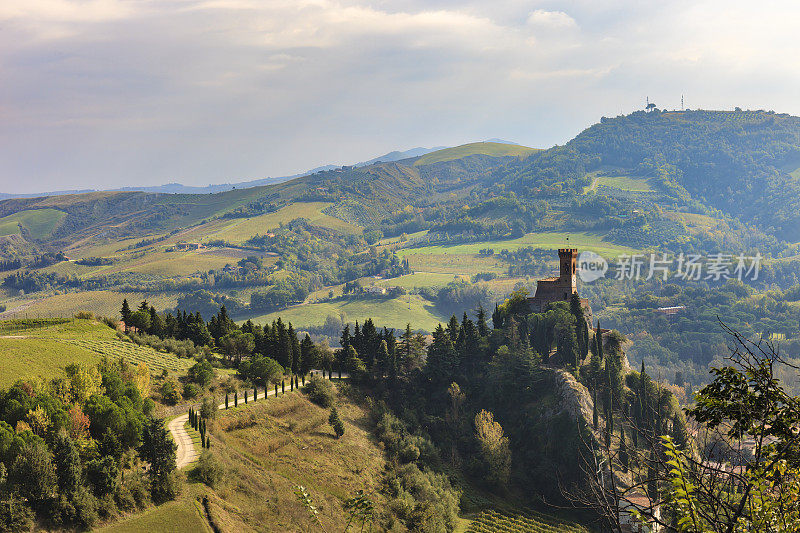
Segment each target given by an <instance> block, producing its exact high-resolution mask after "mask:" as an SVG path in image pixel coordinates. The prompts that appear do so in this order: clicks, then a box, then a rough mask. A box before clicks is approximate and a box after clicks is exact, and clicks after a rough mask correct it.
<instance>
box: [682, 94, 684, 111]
mask: <svg viewBox="0 0 800 533" xmlns="http://www.w3.org/2000/svg"><path fill="white" fill-rule="evenodd" d="M683 110H684V107H683V95H681V111H683Z"/></svg>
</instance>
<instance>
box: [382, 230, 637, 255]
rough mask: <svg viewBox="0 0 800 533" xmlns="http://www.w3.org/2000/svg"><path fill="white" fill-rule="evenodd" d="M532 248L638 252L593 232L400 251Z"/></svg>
mask: <svg viewBox="0 0 800 533" xmlns="http://www.w3.org/2000/svg"><path fill="white" fill-rule="evenodd" d="M528 246H531V247H533V248H550V249H553V250H556V249H558V248H567V247H569V248H577V249H578V250H579V251H583V250H591V251H593V252H597V253H599V254H601V255H603V256H605V257H606V258H613V257H617V256H619V255H621V254H629V253H633V252H638V251H639V250H636V249H635V248H630V247H627V246H622V245H619V244H614V243H611V242H608V241H604V240H603V236H602V235H601V234H599V233H589V232H574V233H566V232H546V233H528V234H526V235H523V236H522V237H519V238H517V239H509V240H494V241H483V242H475V243H467V244H452V245H437V246H423V247H420V248H401V249H399V250H397V255H398V256H399V257H401V258H402V257H406V256H410V255H416V256H420V255H470V254H478V252H479V251H480V250H483V249H486V248H491V249H493V250H494V251H495V252H499V251H501V250H509V251H515V250H519V249H520V248H525V247H528Z"/></svg>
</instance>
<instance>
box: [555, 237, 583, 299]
mask: <svg viewBox="0 0 800 533" xmlns="http://www.w3.org/2000/svg"><path fill="white" fill-rule="evenodd" d="M558 259H559V263H560V264H561V269H560V271H559V276H558V285H559V287H560V288H561V289H562V290H563V291H564V299H565V300H568V299H569V298H571V297H572V293H573V292H578V284H577V281H576V279H575V273H576V264H577V262H578V250H577V249H576V248H559V249H558Z"/></svg>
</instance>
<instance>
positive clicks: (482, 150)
mask: <svg viewBox="0 0 800 533" xmlns="http://www.w3.org/2000/svg"><path fill="white" fill-rule="evenodd" d="M537 151H538V150H537V149H536V148H528V147H527V146H520V145H518V144H503V143H495V142H477V143H469V144H462V145H461V146H454V147H453V148H444V149H442V150H437V151H435V152H431V153H429V154H425V155H423V156H422V157H420V158H419V159H417V160H416V161H415V162H414V165H415V166H418V167H420V166H424V165H432V164H434V163H440V162H442V161H453V160H454V159H461V158H463V157H467V156H471V155H488V156H492V157H509V156H516V157H524V156H527V155H530V154H532V153H534V152H537Z"/></svg>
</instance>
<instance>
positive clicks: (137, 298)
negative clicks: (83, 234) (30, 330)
mask: <svg viewBox="0 0 800 533" xmlns="http://www.w3.org/2000/svg"><path fill="white" fill-rule="evenodd" d="M36 296H37V297H36V298H28V297H25V296H21V297H17V298H13V299H8V300H6V301H4V302H2V303H3V304H4V305H6V306H7V307H8V311H7V312H6V314H5V318H24V317H26V316H27V317H30V318H34V317H37V316H48V317H52V316H56V317H57V316H72V315H73V314H75V313H77V312H78V311H91V312H92V313H94V314H96V315H100V316H108V317H118V316H119V310H120V306H121V305H122V300H123V299H124V298H127V299H128V302H129V303H130V304H131V306H132V307H136V306H137V305H138V304H139V302H141V301H142V300H147V301H148V302H149V303H150V305H153V306H154V307H155V308H156V309H167V308H173V307H175V305H176V304H177V301H178V294H177V293H158V294H147V293H141V292H117V291H84V292H67V293H64V294H46V295H42V294H41V293H37V294H36Z"/></svg>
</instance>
